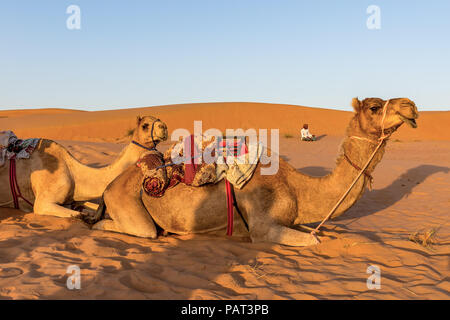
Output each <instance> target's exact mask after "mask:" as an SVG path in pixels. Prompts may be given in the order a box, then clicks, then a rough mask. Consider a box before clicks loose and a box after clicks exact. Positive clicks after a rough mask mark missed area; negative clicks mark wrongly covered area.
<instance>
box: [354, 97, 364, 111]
mask: <svg viewBox="0 0 450 320" xmlns="http://www.w3.org/2000/svg"><path fill="white" fill-rule="evenodd" d="M352 107H353V110H355V112H356V113H358V112H360V111H361V108H362V102H361V101H359V99H358V98H353V99H352Z"/></svg>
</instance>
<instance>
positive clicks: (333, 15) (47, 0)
mask: <svg viewBox="0 0 450 320" xmlns="http://www.w3.org/2000/svg"><path fill="white" fill-rule="evenodd" d="M72 4H74V5H78V6H79V7H80V9H81V30H68V29H67V28H66V20H67V18H68V17H69V14H67V13H66V9H67V7H68V6H69V5H72ZM369 5H377V6H379V7H380V9H381V29H380V30H369V29H368V28H367V27H366V20H367V18H368V17H369V15H368V14H367V13H366V9H367V7H368V6H369ZM449 18H450V1H448V0H441V1H440V0H433V1H414V0H409V1H404V0H395V1H393V0H389V1H381V0H371V1H365V0H340V1H331V0H329V1H321V0H318V1H312V0H311V1H301V0H292V1H287V0H270V1H269V0H161V1H159V0H158V1H156V0H155V1H153V0H148V1H137V0H136V1H133V0H129V1H122V0H121V1H103V0H71V1H65V0H58V1H55V0H40V1H33V0H29V1H24V0H15V1H2V2H1V3H0V40H1V41H0V43H1V47H0V108H1V109H17V108H41V107H58V108H77V109H84V110H103V109H116V108H127V107H144V106H152V105H164V104H175V103H191V102H215V101H253V102H270V103H287V104H298V105H308V106H315V107H325V108H336V109H342V110H350V107H349V104H350V100H351V98H352V97H354V96H359V97H361V98H364V97H373V96H377V97H383V98H391V97H408V98H411V99H413V100H414V101H415V102H416V103H417V105H418V106H419V108H420V110H449V109H450V78H449V77H450V41H449V35H450V19H449Z"/></svg>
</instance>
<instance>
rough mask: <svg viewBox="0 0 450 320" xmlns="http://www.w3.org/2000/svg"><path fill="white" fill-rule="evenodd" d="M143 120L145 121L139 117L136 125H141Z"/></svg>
mask: <svg viewBox="0 0 450 320" xmlns="http://www.w3.org/2000/svg"><path fill="white" fill-rule="evenodd" d="M142 119H143V118H142V117H141V116H137V118H136V124H137V125H140V124H141V121H142Z"/></svg>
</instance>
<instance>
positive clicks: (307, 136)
mask: <svg viewBox="0 0 450 320" xmlns="http://www.w3.org/2000/svg"><path fill="white" fill-rule="evenodd" d="M300 133H301V137H302V141H316V136H315V135H313V134H311V133H309V129H308V124H307V123H305V124H304V125H303V129H302V130H300Z"/></svg>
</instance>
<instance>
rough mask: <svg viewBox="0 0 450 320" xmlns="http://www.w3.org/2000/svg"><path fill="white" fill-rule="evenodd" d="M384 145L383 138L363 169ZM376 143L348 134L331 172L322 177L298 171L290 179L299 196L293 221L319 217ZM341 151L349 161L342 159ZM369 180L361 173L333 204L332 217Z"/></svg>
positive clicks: (380, 153) (378, 156)
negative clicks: (340, 200)
mask: <svg viewBox="0 0 450 320" xmlns="http://www.w3.org/2000/svg"><path fill="white" fill-rule="evenodd" d="M352 134H353V133H352ZM385 145H386V143H385V142H383V144H382V146H381V147H380V149H379V150H378V152H377V153H376V155H375V157H374V158H373V160H372V161H371V163H370V164H369V166H368V167H367V170H366V172H368V173H372V172H373V170H374V169H375V167H376V165H377V164H378V163H379V162H380V161H381V159H382V157H383V154H384V150H385ZM376 147H377V146H376V145H375V144H374V143H372V142H370V141H365V140H360V139H353V138H351V136H348V137H346V138H345V139H344V141H343V142H342V145H341V154H340V155H339V156H338V158H337V160H336V167H335V168H334V170H333V172H331V173H330V174H328V175H326V176H324V177H311V176H307V175H305V174H303V173H300V172H299V173H297V174H296V176H295V179H294V181H293V188H294V189H296V192H297V197H298V200H299V206H298V207H299V209H298V210H299V211H298V216H297V219H296V221H295V223H296V224H300V223H303V224H305V223H314V222H318V221H321V220H322V219H323V218H324V217H325V216H326V215H327V214H328V212H329V211H330V209H331V208H332V207H333V206H334V205H335V204H336V203H337V201H338V200H339V199H340V198H341V196H342V195H343V194H344V193H345V192H346V190H347V189H348V187H349V186H350V185H351V183H352V182H353V180H354V179H355V178H356V177H357V176H358V174H359V170H358V169H357V168H356V167H359V168H362V167H363V166H364V165H365V163H366V162H367V160H368V159H369V157H370V156H371V155H372V153H373V152H374V150H375V148H376ZM344 152H345V155H346V156H347V157H348V158H349V159H350V160H351V162H352V163H353V164H351V163H350V161H348V160H347V159H345V157H344ZM369 180H370V179H369V177H368V176H367V175H361V177H360V178H359V179H358V181H357V182H356V184H355V185H354V186H353V188H352V190H351V191H350V192H349V194H348V195H347V197H346V198H345V200H344V201H343V202H342V203H341V205H340V206H339V207H338V208H337V210H336V212H335V213H334V215H333V216H332V217H333V218H335V217H337V216H340V215H341V214H343V213H344V212H345V211H347V210H348V209H349V208H350V207H352V206H353V205H354V204H355V202H356V201H357V200H359V199H360V198H361V196H362V195H363V193H364V190H365V188H366V186H367V185H368V183H369Z"/></svg>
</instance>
